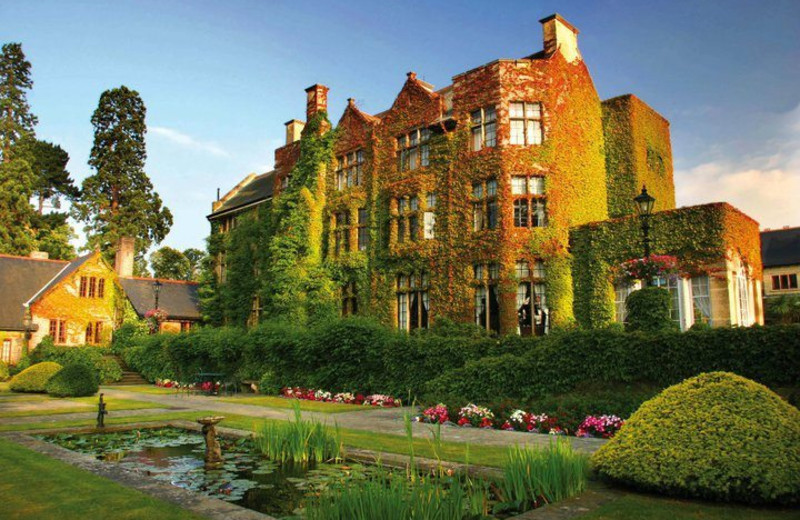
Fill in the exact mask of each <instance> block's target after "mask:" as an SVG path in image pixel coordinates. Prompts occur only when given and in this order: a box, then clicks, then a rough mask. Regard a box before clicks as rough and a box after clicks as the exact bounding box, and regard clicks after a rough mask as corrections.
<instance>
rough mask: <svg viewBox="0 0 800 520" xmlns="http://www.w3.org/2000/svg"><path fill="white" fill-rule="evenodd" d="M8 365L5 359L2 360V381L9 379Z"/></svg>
mask: <svg viewBox="0 0 800 520" xmlns="http://www.w3.org/2000/svg"><path fill="white" fill-rule="evenodd" d="M8 376H9V373H8V365H7V364H6V362H5V361H0V381H5V380H6V379H8Z"/></svg>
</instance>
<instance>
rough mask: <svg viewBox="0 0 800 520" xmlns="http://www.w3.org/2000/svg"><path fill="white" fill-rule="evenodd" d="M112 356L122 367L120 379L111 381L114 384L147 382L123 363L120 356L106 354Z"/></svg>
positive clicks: (141, 383) (140, 383) (144, 383)
mask: <svg viewBox="0 0 800 520" xmlns="http://www.w3.org/2000/svg"><path fill="white" fill-rule="evenodd" d="M108 357H110V358H113V359H114V361H116V362H117V363H119V366H120V368H122V379H120V380H119V381H117V382H115V383H113V384H114V385H146V384H148V383H147V381H145V379H144V378H143V377H142V376H140V375H139V373H138V372H134V371H133V370H131V369H130V367H128V365H126V364H125V362H124V361H123V360H122V358H121V357H119V356H117V355H110V356H108Z"/></svg>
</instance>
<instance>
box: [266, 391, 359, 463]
mask: <svg viewBox="0 0 800 520" xmlns="http://www.w3.org/2000/svg"><path fill="white" fill-rule="evenodd" d="M255 443H256V447H257V448H258V450H259V451H261V453H262V454H264V455H265V456H266V457H267V458H268V459H271V460H274V461H277V462H298V463H302V464H307V463H309V462H316V463H320V462H328V461H340V460H342V459H343V458H344V445H343V443H342V435H341V432H340V431H339V425H338V424H335V425H334V427H333V428H330V427H328V426H327V425H325V424H323V423H321V422H319V421H317V420H311V421H308V420H304V419H303V417H302V412H301V411H300V406H299V405H297V404H295V407H294V420H290V421H288V422H282V421H280V422H279V421H264V422H262V423H261V424H260V425H258V426H256V431H255Z"/></svg>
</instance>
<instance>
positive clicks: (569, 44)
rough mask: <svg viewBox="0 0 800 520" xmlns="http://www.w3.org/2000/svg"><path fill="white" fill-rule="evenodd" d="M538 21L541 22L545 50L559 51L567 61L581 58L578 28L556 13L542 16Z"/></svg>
mask: <svg viewBox="0 0 800 520" xmlns="http://www.w3.org/2000/svg"><path fill="white" fill-rule="evenodd" d="M539 23H540V24H542V33H543V34H544V50H545V52H547V53H552V52H556V51H557V50H558V51H561V54H562V55H563V56H564V58H565V59H566V60H567V61H568V62H569V63H574V62H576V61H580V60H581V59H582V57H581V51H580V50H579V49H578V29H576V28H575V27H574V26H573V25H572V24H571V23H569V22H568V21H566V20H565V19H564V18H563V17H562V16H561V15H560V14H558V13H556V14H551V15H550V16H548V17H547V18H542V19H541V20H539Z"/></svg>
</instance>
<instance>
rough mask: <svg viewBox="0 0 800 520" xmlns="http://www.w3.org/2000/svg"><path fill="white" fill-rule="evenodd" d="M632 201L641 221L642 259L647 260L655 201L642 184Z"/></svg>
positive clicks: (648, 283)
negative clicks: (640, 190) (651, 217)
mask: <svg viewBox="0 0 800 520" xmlns="http://www.w3.org/2000/svg"><path fill="white" fill-rule="evenodd" d="M633 201H634V202H635V203H636V211H638V212H639V217H640V218H641V221H642V235H643V240H642V242H643V244H644V257H645V258H648V257H649V256H650V215H651V214H652V213H653V207H654V206H655V203H656V199H655V197H653V196H652V195H650V194H649V193H647V188H646V187H645V185H644V184H642V192H641V193H640V194H639V195H637V196H636V197H634V198H633ZM652 284H653V281H652V280H647V285H648V286H650V285H652Z"/></svg>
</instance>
